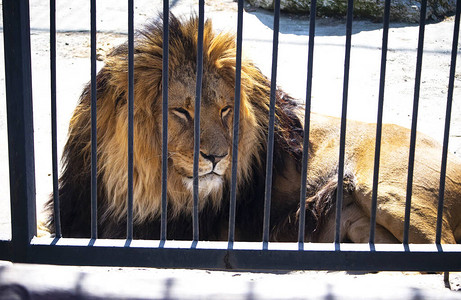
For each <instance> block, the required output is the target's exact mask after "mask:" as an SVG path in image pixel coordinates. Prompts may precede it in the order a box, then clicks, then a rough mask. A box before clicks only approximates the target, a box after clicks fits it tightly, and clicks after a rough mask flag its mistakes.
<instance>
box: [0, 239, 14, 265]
mask: <svg viewBox="0 0 461 300" xmlns="http://www.w3.org/2000/svg"><path fill="white" fill-rule="evenodd" d="M0 260H8V261H11V260H13V251H12V242H11V241H2V240H0Z"/></svg>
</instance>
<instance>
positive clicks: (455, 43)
mask: <svg viewBox="0 0 461 300" xmlns="http://www.w3.org/2000/svg"><path fill="white" fill-rule="evenodd" d="M460 15H461V1H459V0H458V1H457V2H456V16H455V25H454V29H453V44H452V48H451V64H450V77H449V79H448V94H447V109H446V113H445V129H444V135H443V150H442V164H441V168H440V187H439V203H438V207H437V228H436V235H435V243H436V244H440V240H441V237H442V218H443V200H444V196H445V175H446V171H447V157H448V142H449V139H450V121H451V108H452V103H453V89H454V84H455V72H456V56H457V54H458V38H459V23H460Z"/></svg>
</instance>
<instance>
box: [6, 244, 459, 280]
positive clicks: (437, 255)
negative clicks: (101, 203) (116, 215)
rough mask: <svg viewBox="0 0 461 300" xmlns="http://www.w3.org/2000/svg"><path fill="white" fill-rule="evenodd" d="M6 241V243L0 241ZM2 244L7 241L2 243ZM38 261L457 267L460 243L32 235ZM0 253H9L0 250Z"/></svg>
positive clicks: (33, 256) (33, 252)
mask: <svg viewBox="0 0 461 300" xmlns="http://www.w3.org/2000/svg"><path fill="white" fill-rule="evenodd" d="M3 244H4V243H3ZM2 247H7V246H5V245H2V243H0V250H2ZM29 248H30V251H29V253H30V255H29V257H28V258H27V260H26V261H22V262H34V263H40V264H58V265H91V266H127V267H141V266H143V267H157V268H178V267H181V268H194V269H238V270H350V271H378V270H379V271H397V270H398V271H427V272H439V271H459V270H461V245H434V244H429V245H408V246H407V245H401V244H392V245H389V244H382V245H369V244H340V247H339V248H340V251H338V250H337V249H336V248H337V247H335V244H333V243H328V244H321V243H305V244H304V250H299V247H298V243H269V244H268V248H267V249H263V242H260V243H243V242H235V243H233V247H232V249H230V248H229V244H228V243H227V242H204V241H199V242H193V241H138V240H134V241H130V243H127V240H103V239H98V240H92V239H66V238H61V239H59V240H53V239H43V238H36V239H34V240H33V241H32V243H31V245H30V246H29ZM0 259H8V257H5V255H4V252H3V251H0Z"/></svg>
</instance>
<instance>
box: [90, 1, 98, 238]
mask: <svg viewBox="0 0 461 300" xmlns="http://www.w3.org/2000/svg"><path fill="white" fill-rule="evenodd" d="M96 89H97V86H96V0H91V237H92V238H93V239H96V238H97V237H98V199H97V197H98V196H97V195H98V193H97V188H98V187H97V182H98V178H97V163H98V162H97V149H98V148H97V147H98V146H97V137H96V134H97V130H96V128H97V117H96Z"/></svg>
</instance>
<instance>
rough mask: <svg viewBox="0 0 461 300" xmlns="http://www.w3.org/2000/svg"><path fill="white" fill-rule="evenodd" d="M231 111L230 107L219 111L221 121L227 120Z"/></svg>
mask: <svg viewBox="0 0 461 300" xmlns="http://www.w3.org/2000/svg"><path fill="white" fill-rule="evenodd" d="M231 111H232V107H231V106H226V107H224V108H223V109H221V118H222V120H223V121H226V120H227V118H228V117H229V116H230V113H231Z"/></svg>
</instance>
